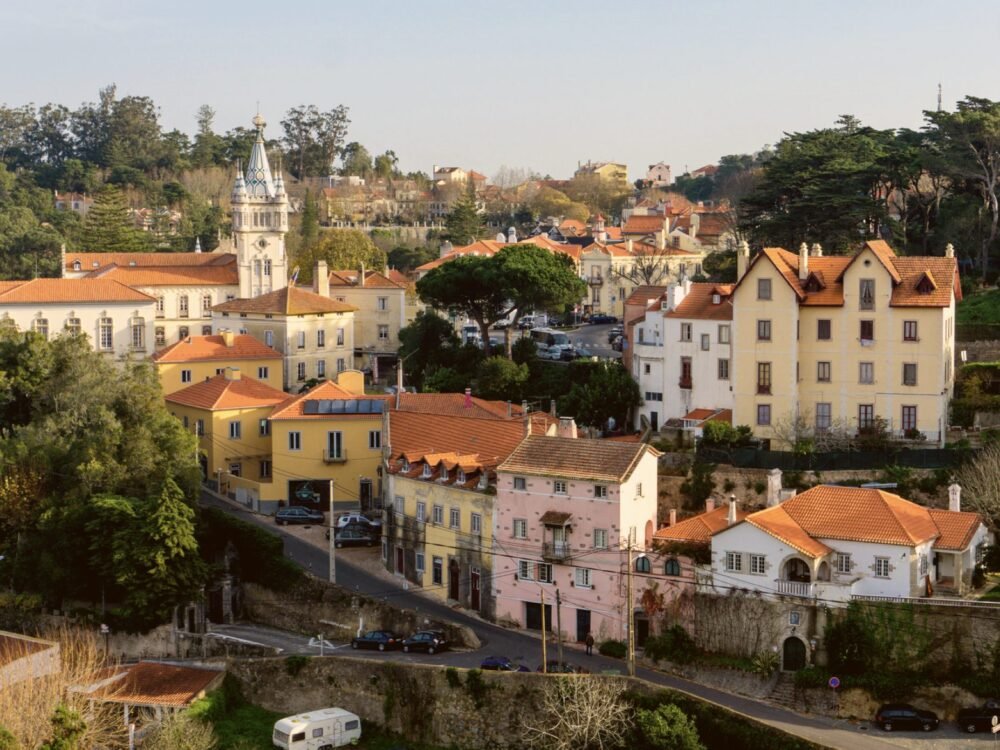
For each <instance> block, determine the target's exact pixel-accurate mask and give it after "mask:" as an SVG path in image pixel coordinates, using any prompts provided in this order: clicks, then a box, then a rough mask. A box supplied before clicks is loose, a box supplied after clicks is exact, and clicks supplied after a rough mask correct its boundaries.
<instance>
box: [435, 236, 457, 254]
mask: <svg viewBox="0 0 1000 750" xmlns="http://www.w3.org/2000/svg"><path fill="white" fill-rule="evenodd" d="M454 249H455V246H454V245H452V244H451V242H450V241H448V240H445V241H444V242H442V243H441V248H440V250H439V252H438V257H439V258H443V257H444V256H446V255H447V254H448V253H450V252H451V251H452V250H454Z"/></svg>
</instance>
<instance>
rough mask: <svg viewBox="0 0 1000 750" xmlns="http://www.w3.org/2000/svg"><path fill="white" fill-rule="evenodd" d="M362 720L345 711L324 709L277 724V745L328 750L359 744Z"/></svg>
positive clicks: (284, 749) (295, 749) (290, 749)
mask: <svg viewBox="0 0 1000 750" xmlns="http://www.w3.org/2000/svg"><path fill="white" fill-rule="evenodd" d="M360 739H361V718H360V717H359V716H358V715H357V714H352V713H351V712H350V711H345V710H344V709H342V708H321V709H319V710H318V711H310V712H309V713H305V714H296V715H295V716H286V717H285V718H284V719H279V720H278V721H276V722H275V723H274V737H273V741H274V746H275V747H280V748H281V750H327V749H328V748H331V749H332V748H335V747H343V746H344V745H356V744H358V740H360Z"/></svg>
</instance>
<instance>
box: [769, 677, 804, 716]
mask: <svg viewBox="0 0 1000 750" xmlns="http://www.w3.org/2000/svg"><path fill="white" fill-rule="evenodd" d="M767 700H768V702H770V703H775V704H777V705H779V706H784V707H786V708H795V706H796V705H797V701H796V696H795V675H794V674H791V673H788V672H782V673H780V674H779V675H778V680H777V682H775V683H774V687H773V688H772V689H771V693H770V694H769V695H768V696H767Z"/></svg>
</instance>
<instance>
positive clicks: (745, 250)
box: [736, 240, 750, 281]
mask: <svg viewBox="0 0 1000 750" xmlns="http://www.w3.org/2000/svg"><path fill="white" fill-rule="evenodd" d="M749 267H750V243H749V242H747V241H746V240H743V241H742V242H741V243H740V246H739V249H738V250H737V251H736V280H737V281H739V280H740V279H742V278H743V276H744V274H746V272H747V268H749Z"/></svg>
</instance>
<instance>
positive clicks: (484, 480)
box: [479, 471, 490, 490]
mask: <svg viewBox="0 0 1000 750" xmlns="http://www.w3.org/2000/svg"><path fill="white" fill-rule="evenodd" d="M489 484H490V475H489V473H488V472H485V471H484V472H483V473H482V474H480V475H479V489H481V490H485V489H486V488H487V487H488V486H489Z"/></svg>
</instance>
